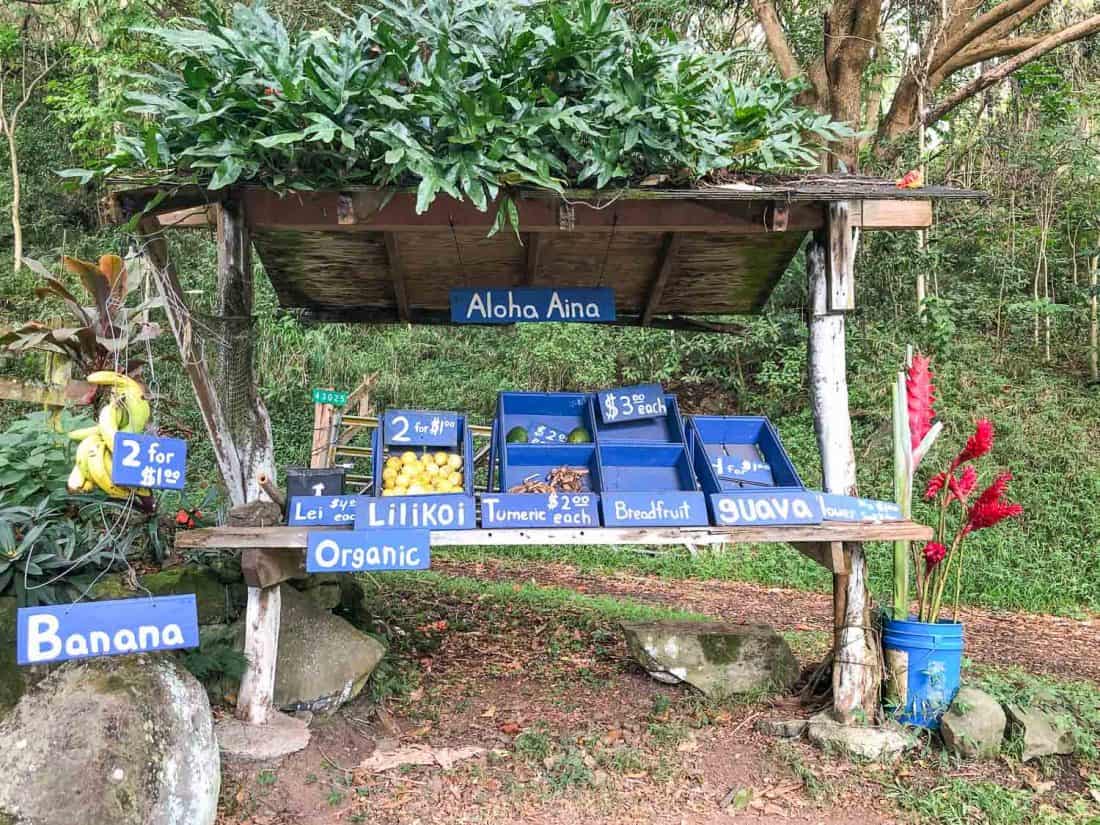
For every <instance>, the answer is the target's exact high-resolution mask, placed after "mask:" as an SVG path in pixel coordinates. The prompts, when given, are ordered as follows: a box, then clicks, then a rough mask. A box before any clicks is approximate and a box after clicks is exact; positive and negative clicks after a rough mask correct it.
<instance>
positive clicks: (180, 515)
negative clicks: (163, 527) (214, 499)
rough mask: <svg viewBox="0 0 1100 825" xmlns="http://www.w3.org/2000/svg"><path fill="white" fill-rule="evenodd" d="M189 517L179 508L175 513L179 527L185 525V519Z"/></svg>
mask: <svg viewBox="0 0 1100 825" xmlns="http://www.w3.org/2000/svg"><path fill="white" fill-rule="evenodd" d="M189 518H191V516H190V514H189V513H188V512H187V511H186V510H180V511H179V512H177V513H176V524H178V525H179V526H180V527H184V526H186V525H187V520H188V519H189Z"/></svg>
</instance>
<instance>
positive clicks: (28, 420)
mask: <svg viewBox="0 0 1100 825" xmlns="http://www.w3.org/2000/svg"><path fill="white" fill-rule="evenodd" d="M91 423H92V422H91V421H90V420H88V419H85V418H73V417H72V416H70V415H68V414H67V413H63V414H62V417H61V420H60V424H61V427H62V428H63V429H65V430H70V429H76V428H79V427H87V426H89V425H90V424H91ZM72 459H73V449H72V442H71V441H70V440H69V439H68V438H67V437H66V436H65V435H63V434H62V433H59V432H57V431H55V430H54V429H53V428H52V427H51V426H50V421H49V416H48V415H47V414H46V413H44V412H39V413H32V414H30V415H28V416H26V417H25V418H21V419H18V420H16V421H15V422H14V423H13V424H12V425H11V426H10V427H8V429H7V430H5V431H4V432H2V433H0V501H3V502H5V503H7V504H8V505H21V504H38V503H39V502H41V501H43V500H45V499H53V500H57V499H58V498H60V497H63V496H65V494H66V492H65V479H66V478H67V477H68V475H69V470H71V469H72V463H73V460H72Z"/></svg>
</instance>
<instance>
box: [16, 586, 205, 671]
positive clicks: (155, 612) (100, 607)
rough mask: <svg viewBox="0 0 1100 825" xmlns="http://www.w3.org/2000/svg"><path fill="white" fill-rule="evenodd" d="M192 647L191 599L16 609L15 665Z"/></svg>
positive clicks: (194, 616)
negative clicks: (16, 663)
mask: <svg viewBox="0 0 1100 825" xmlns="http://www.w3.org/2000/svg"><path fill="white" fill-rule="evenodd" d="M198 644H199V619H198V611H197V608H196V606H195V596H194V594H187V595H182V596H158V597H155V598H149V599H143V598H137V599H113V600H110V601H103V602H80V603H77V604H55V605H42V606H39V607H21V608H19V610H18V611H17V616H16V660H17V661H18V662H19V664H21V665H41V664H47V663H49V662H64V661H65V660H66V659H87V658H90V657H92V656H116V655H119V654H124V653H149V652H152V651H155V650H179V649H180V648H185V647H198Z"/></svg>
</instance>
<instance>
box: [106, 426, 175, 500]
mask: <svg viewBox="0 0 1100 825" xmlns="http://www.w3.org/2000/svg"><path fill="white" fill-rule="evenodd" d="M186 469H187V442H186V441H184V440H183V439H180V438H161V437H160V436H155V435H142V434H141V433H116V434H115V444H114V450H113V451H112V460H111V481H113V482H114V483H115V484H117V485H118V486H119V487H150V488H153V489H157V490H182V489H183V481H184V476H185V474H186Z"/></svg>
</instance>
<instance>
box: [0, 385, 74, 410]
mask: <svg viewBox="0 0 1100 825" xmlns="http://www.w3.org/2000/svg"><path fill="white" fill-rule="evenodd" d="M0 401H22V402H24V403H26V404H45V405H46V406H48V407H64V406H65V405H66V404H70V403H72V402H71V401H70V400H69V399H67V398H65V390H64V389H63V388H62V387H57V386H48V385H46V384H29V383H27V382H26V381H20V380H18V379H15V378H0Z"/></svg>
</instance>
